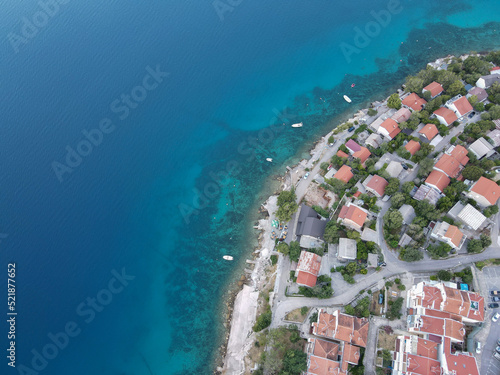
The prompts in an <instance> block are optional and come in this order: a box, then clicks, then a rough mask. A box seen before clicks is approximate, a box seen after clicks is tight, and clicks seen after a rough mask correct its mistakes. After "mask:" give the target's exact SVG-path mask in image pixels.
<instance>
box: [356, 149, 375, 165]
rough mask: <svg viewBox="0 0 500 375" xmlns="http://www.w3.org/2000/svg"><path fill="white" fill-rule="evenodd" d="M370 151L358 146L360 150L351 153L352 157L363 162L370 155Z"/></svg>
mask: <svg viewBox="0 0 500 375" xmlns="http://www.w3.org/2000/svg"><path fill="white" fill-rule="evenodd" d="M371 154H372V153H371V152H370V150H368V149H367V148H366V147H363V146H360V150H359V151H356V152H355V153H354V154H352V157H353V158H357V159H359V161H360V163H361V164H364V163H365V161H366V159H368V158H369V157H370V155H371Z"/></svg>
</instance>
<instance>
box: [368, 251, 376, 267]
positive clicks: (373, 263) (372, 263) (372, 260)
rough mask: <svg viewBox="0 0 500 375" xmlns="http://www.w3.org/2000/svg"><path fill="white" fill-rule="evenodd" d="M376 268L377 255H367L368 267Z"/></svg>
mask: <svg viewBox="0 0 500 375" xmlns="http://www.w3.org/2000/svg"><path fill="white" fill-rule="evenodd" d="M377 266H378V255H377V254H372V253H370V254H368V267H377Z"/></svg>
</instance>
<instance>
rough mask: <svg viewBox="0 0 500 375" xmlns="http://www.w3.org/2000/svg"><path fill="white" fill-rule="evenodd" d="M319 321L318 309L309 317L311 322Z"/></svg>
mask: <svg viewBox="0 0 500 375" xmlns="http://www.w3.org/2000/svg"><path fill="white" fill-rule="evenodd" d="M317 321H318V312H317V311H316V312H315V313H314V314H312V315H311V316H310V317H309V323H311V324H312V323H314V322H317Z"/></svg>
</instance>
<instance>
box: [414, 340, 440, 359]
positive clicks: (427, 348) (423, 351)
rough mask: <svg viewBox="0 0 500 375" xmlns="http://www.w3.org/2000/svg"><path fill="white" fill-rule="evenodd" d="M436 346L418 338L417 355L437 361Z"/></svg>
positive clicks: (431, 342)
mask: <svg viewBox="0 0 500 375" xmlns="http://www.w3.org/2000/svg"><path fill="white" fill-rule="evenodd" d="M437 349H438V344H437V343H435V342H434V341H430V340H425V339H423V338H418V341H417V355H419V356H421V357H427V358H430V359H438V353H437Z"/></svg>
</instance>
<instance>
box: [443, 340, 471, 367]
mask: <svg viewBox="0 0 500 375" xmlns="http://www.w3.org/2000/svg"><path fill="white" fill-rule="evenodd" d="M444 357H445V358H444V360H446V364H447V366H448V370H449V372H450V373H451V374H457V375H459V374H465V375H479V371H478V368H477V362H476V359H475V358H474V356H472V355H470V354H463V353H457V354H452V353H451V339H449V338H447V337H445V339H444Z"/></svg>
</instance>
